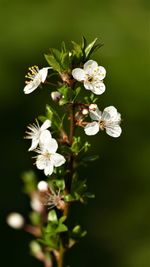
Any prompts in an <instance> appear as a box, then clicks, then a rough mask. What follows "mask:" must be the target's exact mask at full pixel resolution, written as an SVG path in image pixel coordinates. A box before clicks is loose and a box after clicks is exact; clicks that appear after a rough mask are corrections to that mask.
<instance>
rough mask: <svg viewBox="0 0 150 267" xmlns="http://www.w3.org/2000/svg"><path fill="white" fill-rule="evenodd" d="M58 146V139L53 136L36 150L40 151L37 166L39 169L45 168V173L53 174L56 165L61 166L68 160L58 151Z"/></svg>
mask: <svg viewBox="0 0 150 267" xmlns="http://www.w3.org/2000/svg"><path fill="white" fill-rule="evenodd" d="M43 141H44V140H43ZM57 148H58V144H57V141H56V140H55V139H54V138H51V139H49V142H46V143H44V142H43V144H42V145H41V146H40V148H39V149H37V150H36V152H37V153H39V155H38V156H37V159H36V166H37V168H38V169H39V170H44V173H45V175H51V174H52V173H53V169H54V167H59V166H61V165H62V164H64V163H65V161H66V160H65V158H64V157H63V156H62V155H60V154H58V153H56V151H57Z"/></svg>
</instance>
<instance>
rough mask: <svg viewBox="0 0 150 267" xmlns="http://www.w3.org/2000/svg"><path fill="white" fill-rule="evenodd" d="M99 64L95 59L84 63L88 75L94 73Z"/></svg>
mask: <svg viewBox="0 0 150 267" xmlns="http://www.w3.org/2000/svg"><path fill="white" fill-rule="evenodd" d="M97 67H98V64H97V62H96V61H94V60H88V61H87V62H86V63H85V64H84V67H83V69H84V71H85V73H86V74H88V75H92V74H93V73H94V71H95V70H96V69H97Z"/></svg>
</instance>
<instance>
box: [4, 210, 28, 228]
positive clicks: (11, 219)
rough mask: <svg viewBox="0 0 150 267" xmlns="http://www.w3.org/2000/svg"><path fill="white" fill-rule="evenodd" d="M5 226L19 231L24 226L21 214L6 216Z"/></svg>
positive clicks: (13, 213)
mask: <svg viewBox="0 0 150 267" xmlns="http://www.w3.org/2000/svg"><path fill="white" fill-rule="evenodd" d="M6 221H7V224H8V225H9V226H10V227H12V228H14V229H21V228H22V227H23V226H24V218H23V216H22V215H21V214H19V213H16V212H12V213H10V214H9V215H8V216H7V219H6Z"/></svg>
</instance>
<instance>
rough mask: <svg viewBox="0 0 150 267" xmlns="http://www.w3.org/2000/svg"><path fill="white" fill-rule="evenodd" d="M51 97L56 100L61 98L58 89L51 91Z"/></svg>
mask: <svg viewBox="0 0 150 267" xmlns="http://www.w3.org/2000/svg"><path fill="white" fill-rule="evenodd" d="M51 98H52V100H53V101H55V102H58V101H59V100H60V99H61V98H62V94H61V93H59V92H58V91H54V92H52V93H51Z"/></svg>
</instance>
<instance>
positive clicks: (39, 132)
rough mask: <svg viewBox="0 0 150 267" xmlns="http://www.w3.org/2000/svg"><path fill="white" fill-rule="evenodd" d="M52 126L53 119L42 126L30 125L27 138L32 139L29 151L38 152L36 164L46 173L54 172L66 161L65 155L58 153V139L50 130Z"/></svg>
mask: <svg viewBox="0 0 150 267" xmlns="http://www.w3.org/2000/svg"><path fill="white" fill-rule="evenodd" d="M50 126H51V121H50V120H46V121H45V122H44V123H43V124H42V126H41V127H40V126H39V123H38V121H37V124H35V123H34V124H33V125H31V124H30V125H29V126H28V129H29V130H30V131H27V132H26V133H27V136H26V137H25V138H26V139H31V140H32V143H31V147H30V148H29V151H31V150H34V151H35V152H37V153H38V155H37V156H36V166H37V168H38V169H39V170H44V174H45V175H51V174H52V173H53V170H54V167H59V166H61V165H62V164H64V163H65V161H66V160H65V158H64V156H62V155H60V154H59V153H56V151H57V149H58V143H57V141H56V140H55V139H54V138H52V135H51V133H50V131H49V130H47V129H48V128H49V127H50Z"/></svg>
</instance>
